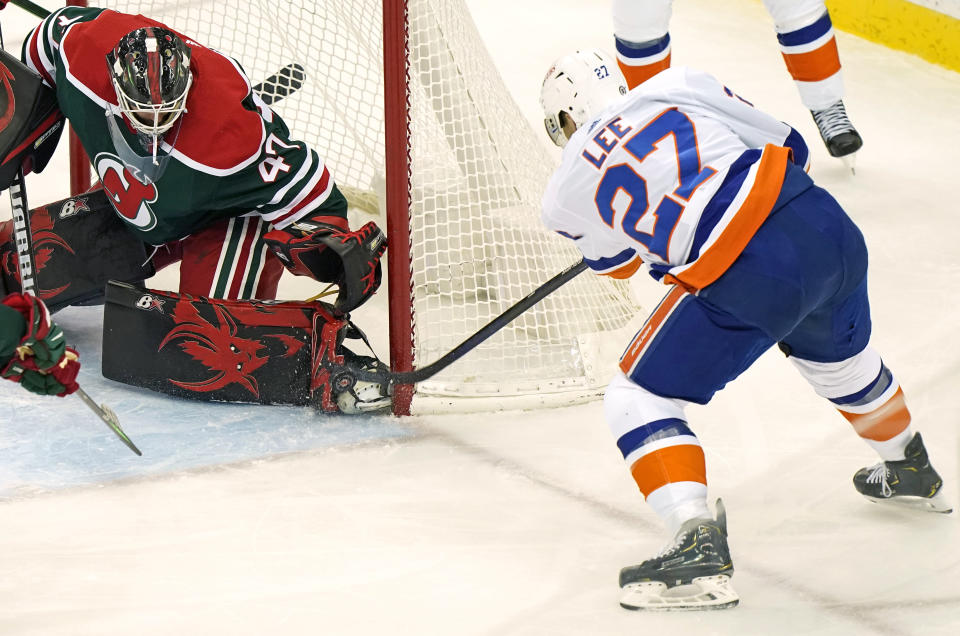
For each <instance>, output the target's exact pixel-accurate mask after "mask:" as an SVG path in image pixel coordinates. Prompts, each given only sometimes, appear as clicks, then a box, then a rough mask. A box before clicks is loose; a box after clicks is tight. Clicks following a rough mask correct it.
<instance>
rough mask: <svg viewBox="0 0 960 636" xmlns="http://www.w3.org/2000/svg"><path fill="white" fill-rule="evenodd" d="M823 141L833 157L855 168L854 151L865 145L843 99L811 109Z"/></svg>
mask: <svg viewBox="0 0 960 636" xmlns="http://www.w3.org/2000/svg"><path fill="white" fill-rule="evenodd" d="M810 114H811V115H813V121H814V122H816V124H817V128H818V129H819V130H820V136H821V137H822V138H823V143H824V144H825V145H826V146H827V152H829V153H830V156H831V157H838V158H840V159H841V160H843V163H844V164H845V165H846V166H847V167H849V168H850V169H851V170H853V153H855V152H856V151H858V150H860V147H861V146H863V139H861V138H860V133H858V132H857V129H856V128H854V127H853V124H851V123H850V118H849V117H847V111H846V109H845V108H844V107H843V101H842V100H837V101H836V102H834V103H833V104H831V105H829V106H827V107H826V108H824V109H822V110H811V111H810Z"/></svg>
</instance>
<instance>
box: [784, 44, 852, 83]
mask: <svg viewBox="0 0 960 636" xmlns="http://www.w3.org/2000/svg"><path fill="white" fill-rule="evenodd" d="M783 61H784V62H786V63H787V70H788V71H790V75H791V76H792V77H793V79H795V80H796V81H798V82H819V81H821V80H825V79H827V78H828V77H831V76H832V75H834V74H835V73H837V72H838V71H839V70H840V53H839V52H838V51H837V38H830V41H829V42H827V43H826V44H824V45H823V46H821V47H820V48H819V49H816V50H814V51H810V52H809V53H795V54H787V53H783Z"/></svg>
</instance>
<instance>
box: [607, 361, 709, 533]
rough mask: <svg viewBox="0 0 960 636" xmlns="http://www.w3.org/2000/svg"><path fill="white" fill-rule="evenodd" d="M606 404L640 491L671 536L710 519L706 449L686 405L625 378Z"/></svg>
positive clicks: (612, 387) (609, 393)
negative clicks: (690, 524)
mask: <svg viewBox="0 0 960 636" xmlns="http://www.w3.org/2000/svg"><path fill="white" fill-rule="evenodd" d="M603 404H604V412H605V414H606V418H607V424H608V425H609V426H610V430H611V432H612V433H613V435H614V438H615V439H616V440H617V447H618V448H619V449H620V452H621V453H622V454H623V458H624V461H625V462H626V463H627V465H628V466H629V467H630V473H631V474H632V475H633V479H634V481H635V482H636V483H637V487H638V488H639V489H640V492H642V493H643V495H644V496H645V497H646V499H647V503H649V504H650V506H651V507H652V508H653V510H654V512H656V513H657V515H658V516H659V517H660V518H661V519H663V521H664V523H666V525H667V528H669V530H670V532H671V535H673V534H675V533H676V531H677V530H679V528H680V526H681V525H683V523H684V522H685V521H688V520H690V519H695V518H699V517H709V518H712V517H711V515H710V510H709V508H708V507H707V470H706V460H705V458H704V455H703V448H702V447H701V446H700V441H699V440H698V439H697V436H696V435H694V434H693V431H691V430H690V429H689V428H688V427H687V422H686V420H685V416H684V413H683V411H684V408H685V407H686V405H687V404H688V402H686V401H684V400H677V399H673V398H666V397H662V396H659V395H656V394H655V393H651V392H650V391H647V390H646V389H644V388H643V387H641V386H639V385H637V384H635V383H633V382H631V381H630V380H629V379H627V378H626V376H624V375H622V374H621V375H618V376H617V377H615V378H614V379H613V380H612V381H611V382H610V385H609V386H608V387H607V392H606V395H605V397H604V403H603Z"/></svg>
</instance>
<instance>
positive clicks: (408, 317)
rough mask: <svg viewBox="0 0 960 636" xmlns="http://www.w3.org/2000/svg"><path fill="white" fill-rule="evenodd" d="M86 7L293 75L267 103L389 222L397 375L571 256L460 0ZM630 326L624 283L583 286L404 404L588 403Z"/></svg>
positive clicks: (528, 140) (199, 1)
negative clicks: (543, 213) (295, 81)
mask: <svg viewBox="0 0 960 636" xmlns="http://www.w3.org/2000/svg"><path fill="white" fill-rule="evenodd" d="M388 3H389V4H388ZM96 4H97V5H98V6H104V7H107V8H111V9H115V10H118V11H123V12H127V13H141V14H143V15H146V16H149V17H151V18H154V19H156V20H159V21H161V22H163V23H165V24H167V25H168V26H171V27H173V28H175V29H177V30H179V31H181V32H183V33H185V34H187V35H188V36H190V37H191V38H193V39H194V40H196V41H198V42H201V43H203V44H206V45H208V46H211V47H213V48H216V49H218V50H220V51H222V52H224V53H226V54H228V55H231V56H232V57H234V58H236V59H237V60H239V61H240V63H241V64H242V65H243V67H244V69H245V70H246V72H247V74H248V75H249V76H250V77H251V78H252V80H253V81H254V82H257V81H259V80H261V79H262V78H266V77H269V76H270V75H272V74H274V73H276V72H277V70H278V69H280V68H282V67H284V66H286V65H288V64H291V63H296V64H300V65H302V66H303V67H304V68H305V71H306V80H305V81H304V84H303V86H302V88H300V89H299V90H297V91H296V92H295V93H293V94H291V95H289V96H287V97H286V98H284V99H282V100H281V101H278V102H276V103H275V104H274V108H275V109H276V110H277V111H278V112H279V113H280V114H281V116H283V118H284V119H285V121H286V122H287V124H288V126H289V128H290V130H291V132H292V133H293V134H294V136H295V137H299V138H302V139H304V140H305V141H307V142H308V143H310V144H312V145H313V146H314V147H315V148H316V149H317V151H318V152H319V153H320V155H321V156H322V157H323V158H324V160H325V161H326V162H327V164H328V165H329V166H330V169H331V171H332V173H333V175H334V178H335V179H336V180H337V183H338V185H340V186H341V189H342V190H344V192H345V194H347V197H348V199H349V200H350V202H351V205H352V206H353V208H355V209H361V210H364V211H365V212H367V213H378V214H381V217H380V219H379V221H378V222H379V224H380V225H381V226H382V225H383V224H384V218H383V215H385V211H387V212H389V215H387V218H386V225H387V233H388V240H389V244H390V246H391V250H388V254H389V253H390V252H394V253H393V254H390V268H391V270H392V271H391V272H390V276H389V277H388V280H389V283H390V289H389V296H390V314H391V317H390V331H391V333H390V342H391V365H392V366H393V368H394V369H395V370H408V369H409V368H411V366H412V367H417V366H423V365H425V364H428V363H430V362H432V361H434V360H436V359H437V358H439V357H440V356H442V355H443V354H445V353H447V352H448V351H450V350H451V349H452V348H454V347H455V346H456V345H457V344H459V343H460V342H462V341H463V340H464V339H466V338H467V337H469V336H470V335H471V334H473V333H474V332H476V331H477V330H478V329H479V328H481V327H482V326H483V325H485V324H486V323H488V322H489V321H490V320H491V319H492V318H494V317H495V316H497V315H499V314H500V313H501V312H502V311H504V310H505V309H506V308H508V307H509V306H510V305H512V304H513V303H515V302H516V301H518V300H519V299H521V298H522V297H523V296H525V295H526V294H528V293H529V292H531V291H532V290H533V289H535V288H536V287H537V286H539V285H540V284H541V283H543V282H544V281H546V280H547V279H549V278H550V277H551V276H553V275H554V274H556V273H557V272H559V271H560V270H562V269H563V268H565V267H567V266H568V265H570V264H572V263H574V262H576V261H577V260H578V259H579V258H580V255H579V253H578V251H577V250H576V249H575V248H574V247H573V245H572V243H571V242H569V241H568V240H566V239H563V238H561V237H559V236H556V235H553V234H552V233H550V232H547V231H546V230H545V229H544V228H543V227H542V225H541V223H540V198H541V196H542V194H543V188H544V186H545V184H546V181H547V179H548V177H549V175H550V172H551V170H552V168H553V166H554V165H555V160H554V158H553V157H552V156H551V155H550V153H548V152H547V150H546V148H545V147H544V145H543V144H542V141H541V140H539V139H538V138H537V136H536V135H535V133H534V132H533V130H532V129H531V127H530V125H529V123H528V122H527V120H526V119H525V117H524V116H523V115H522V114H521V112H520V110H519V109H518V107H517V106H516V104H515V103H514V101H513V99H512V98H511V96H510V94H509V91H508V90H507V88H506V86H505V85H504V84H503V81H502V80H501V78H500V76H499V74H498V72H497V70H496V68H495V67H494V64H493V62H492V60H491V59H490V57H489V56H488V54H487V52H486V49H485V46H484V44H483V41H482V39H481V37H480V35H479V33H478V31H477V29H476V27H475V26H474V24H473V22H472V20H471V18H470V13H469V10H468V8H467V7H466V5H465V4H464V1H463V0H350V1H349V2H343V1H342V0H336V1H327V0H193V1H177V2H175V1H173V0H166V1H165V0H141V1H137V0H100V1H99V2H97V3H96ZM385 4H387V7H386V11H385V7H384V5H385ZM385 15H386V16H387V17H386V18H385V17H384V16H385ZM384 24H386V28H384ZM384 42H387V48H388V50H389V47H390V43H391V42H392V43H395V44H396V47H397V48H396V50H399V51H400V55H401V58H402V59H401V60H400V62H401V63H400V64H399V65H396V64H395V65H394V69H400V70H399V72H396V70H394V71H391V70H388V71H387V73H388V74H389V73H391V72H393V73H396V74H395V75H392V76H390V77H388V78H387V79H386V84H387V94H388V96H390V100H388V109H389V107H390V105H391V104H392V106H393V108H394V111H395V112H396V110H397V109H399V112H400V113H401V116H402V119H401V120H400V121H401V126H400V127H399V128H398V129H399V131H400V134H399V135H397V134H394V135H393V138H392V139H389V140H388V141H387V142H386V143H385V141H384V139H385V128H386V129H387V136H388V137H389V136H390V130H389V129H390V126H389V125H385V113H384V86H385V78H384V75H385V74H384ZM389 56H390V54H389V53H388V58H389ZM389 61H390V60H389V59H388V63H389ZM388 66H389V64H388ZM404 67H405V70H406V72H405V73H404ZM391 79H393V80H394V86H396V85H397V84H398V83H399V85H400V92H399V93H398V92H396V91H395V90H392V89H391V88H390V80H391ZM398 100H400V101H403V102H405V103H406V108H405V109H404V108H403V103H400V104H396V102H397V101H398ZM388 116H389V115H388ZM394 121H396V120H395V119H394ZM391 157H392V159H391ZM391 170H394V171H395V172H394V174H395V175H396V174H397V173H399V175H400V178H402V179H403V180H404V182H405V192H401V195H403V196H399V197H394V200H389V199H385V194H384V193H385V185H384V184H385V175H387V174H390V171H391ZM404 175H405V176H404ZM394 178H396V177H394ZM351 214H353V212H352V213H351ZM407 246H409V255H408V256H407V255H406V254H405V252H406V249H404V248H405V247H407ZM398 255H399V257H398ZM403 270H405V271H403ZM381 293H382V292H381ZM641 315H642V312H641V310H640V308H639V307H638V305H637V303H636V301H635V300H633V299H632V297H631V295H630V292H629V289H628V287H627V285H626V283H624V282H622V281H616V280H612V279H606V278H601V277H596V276H593V275H590V274H589V273H588V274H583V275H581V276H579V277H577V278H576V279H574V280H573V281H572V282H570V283H568V284H567V285H565V286H564V287H563V288H561V289H560V290H559V291H557V292H555V293H554V294H552V295H551V296H549V297H548V298H546V299H545V300H544V301H542V302H540V303H539V304H538V305H537V306H536V307H534V308H533V309H532V310H529V311H527V312H526V313H525V314H523V315H522V316H520V317H519V318H518V319H517V320H515V321H514V322H513V323H511V324H510V325H509V326H508V327H506V328H504V329H503V330H501V331H500V332H499V333H497V334H496V335H495V336H493V337H492V338H491V339H489V340H488V341H486V342H485V343H484V344H482V345H480V346H479V347H477V349H475V350H474V351H471V352H470V353H468V354H467V355H466V356H465V357H464V358H462V359H461V360H459V361H457V362H455V363H454V364H453V365H451V366H450V367H448V368H447V369H445V370H444V371H442V372H441V373H439V374H438V375H436V376H434V377H433V378H432V379H430V380H428V381H425V382H422V383H421V384H419V385H418V386H417V387H416V389H415V394H414V396H413V404H412V410H413V411H414V412H428V411H437V410H487V409H490V408H504V407H509V408H527V407H534V406H540V405H554V404H569V403H572V402H575V401H581V400H583V399H588V398H590V397H594V396H597V395H600V394H601V393H602V390H603V388H604V386H605V385H606V382H607V381H608V380H609V377H610V375H611V373H612V372H613V370H614V369H615V361H616V359H617V356H618V355H619V353H620V351H621V349H622V347H623V346H624V345H625V344H626V343H627V342H628V339H629V337H630V336H631V335H632V331H630V330H631V329H635V328H636V327H637V324H636V318H637V317H638V316H641ZM362 326H363V325H362ZM365 328H368V329H369V327H366V326H365ZM468 398H469V399H468ZM405 401H406V400H405V399H400V400H397V402H398V406H397V410H398V412H401V413H402V412H406V411H407V409H408V408H411V407H410V406H409V405H407V404H405V403H404V402H405Z"/></svg>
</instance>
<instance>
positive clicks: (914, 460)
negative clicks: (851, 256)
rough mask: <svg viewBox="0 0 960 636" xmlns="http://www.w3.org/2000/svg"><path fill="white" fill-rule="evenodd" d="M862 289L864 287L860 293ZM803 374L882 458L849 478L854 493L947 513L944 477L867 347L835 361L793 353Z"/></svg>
mask: <svg viewBox="0 0 960 636" xmlns="http://www.w3.org/2000/svg"><path fill="white" fill-rule="evenodd" d="M865 294H866V291H865V290H864V295H865ZM790 360H791V362H793V363H794V365H795V366H796V367H797V369H799V371H800V373H801V375H803V377H804V378H806V379H807V381H808V382H810V384H811V385H812V386H813V388H814V390H815V391H816V392H817V394H818V395H820V396H821V397H824V398H826V399H828V400H830V402H831V403H832V404H833V405H834V407H835V408H836V409H837V410H838V411H840V413H841V414H842V415H843V416H844V417H845V418H846V419H847V420H848V421H849V422H850V424H851V425H852V426H853V430H854V431H855V432H856V433H857V435H859V436H860V437H861V438H862V439H863V440H864V441H865V442H866V443H867V444H868V445H869V446H870V447H871V448H873V449H874V450H875V451H876V453H877V455H879V456H880V462H879V463H877V464H875V465H873V466H870V467H868V468H862V469H860V470H859V471H857V473H856V474H855V475H854V477H853V485H854V487H855V488H856V489H857V492H859V493H860V494H862V495H863V496H864V497H866V498H867V499H869V500H871V501H877V502H883V503H894V504H899V505H906V506H910V507H915V508H920V509H923V510H929V511H932V512H950V511H951V506H950V504H949V502H948V501H947V500H946V498H945V497H944V496H943V493H942V492H941V488H942V486H943V481H942V480H941V479H940V475H939V474H937V471H936V470H934V468H933V466H932V465H931V464H930V460H929V458H928V457H927V450H926V448H925V447H924V445H923V440H922V438H921V437H920V433H915V432H914V431H913V430H912V427H911V417H910V411H909V410H908V409H907V404H906V400H905V398H904V395H903V390H902V389H901V388H900V385H899V383H898V382H897V380H896V378H895V377H894V375H893V373H892V372H891V371H890V369H888V368H887V366H886V365H884V364H883V361H882V360H881V359H880V355H879V354H878V353H877V352H876V351H874V350H873V349H872V348H871V347H867V348H865V349H864V350H863V351H861V352H860V353H857V354H856V355H854V356H852V357H849V358H847V359H845V360H840V361H838V362H813V361H809V360H804V359H801V358H798V357H796V356H791V357H790Z"/></svg>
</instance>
